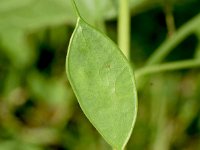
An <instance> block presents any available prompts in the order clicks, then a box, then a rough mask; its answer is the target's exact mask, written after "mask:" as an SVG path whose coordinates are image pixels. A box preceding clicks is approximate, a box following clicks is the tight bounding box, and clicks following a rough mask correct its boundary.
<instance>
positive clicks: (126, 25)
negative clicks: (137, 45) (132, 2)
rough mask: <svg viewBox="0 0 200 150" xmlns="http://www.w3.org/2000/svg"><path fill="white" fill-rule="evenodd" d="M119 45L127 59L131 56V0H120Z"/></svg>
mask: <svg viewBox="0 0 200 150" xmlns="http://www.w3.org/2000/svg"><path fill="white" fill-rule="evenodd" d="M118 45H119V48H120V49H121V50H122V52H123V53H124V55H125V56H126V58H127V59H129V58H130V9H129V0H119V17H118Z"/></svg>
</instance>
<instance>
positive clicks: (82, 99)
mask: <svg viewBox="0 0 200 150" xmlns="http://www.w3.org/2000/svg"><path fill="white" fill-rule="evenodd" d="M66 69H67V75H68V79H69V81H70V83H71V86H72V88H73V90H74V92H75V95H76V97H77V99H78V101H79V104H80V106H81V108H82V110H83V112H84V113H85V115H86V116H87V117H88V119H89V120H90V122H91V123H92V124H93V125H94V127H95V128H96V129H97V130H98V131H99V132H100V134H101V135H102V136H103V137H104V139H105V140H106V141H107V142H108V143H109V144H110V145H111V146H112V147H113V148H115V149H117V150H119V149H123V148H124V146H125V145H126V143H127V141H128V139H129V137H130V135H131V132H132V129H133V126H134V123H135V119H136V113H137V93H136V87H135V81H134V76H133V72H132V69H131V67H130V66H129V63H128V62H127V60H126V58H125V57H124V55H123V54H122V53H121V51H120V50H119V49H118V47H117V46H116V45H115V44H114V43H113V42H112V41H111V40H110V39H108V38H107V37H106V36H104V35H103V34H102V33H100V32H98V31H97V30H95V29H94V28H92V27H91V26H89V25H88V24H87V23H85V22H84V21H83V20H81V19H78V22H77V25H76V29H75V31H74V33H73V35H72V38H71V41H70V45H69V48H68V54H67V60H66Z"/></svg>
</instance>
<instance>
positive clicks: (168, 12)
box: [164, 0, 176, 37]
mask: <svg viewBox="0 0 200 150" xmlns="http://www.w3.org/2000/svg"><path fill="white" fill-rule="evenodd" d="M164 12H165V20H166V25H167V30H168V36H169V37H172V36H173V34H174V33H175V31H176V27H175V22H174V16H173V12H172V5H171V3H170V2H169V1H168V0H165V2H164Z"/></svg>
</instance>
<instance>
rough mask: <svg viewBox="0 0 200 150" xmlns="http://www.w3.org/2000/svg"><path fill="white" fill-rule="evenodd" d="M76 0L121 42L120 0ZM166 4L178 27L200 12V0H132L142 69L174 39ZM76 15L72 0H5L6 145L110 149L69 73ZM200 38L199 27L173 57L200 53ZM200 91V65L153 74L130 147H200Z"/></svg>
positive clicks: (1, 120)
mask: <svg viewBox="0 0 200 150" xmlns="http://www.w3.org/2000/svg"><path fill="white" fill-rule="evenodd" d="M76 1H77V5H78V8H79V10H80V12H81V14H82V16H83V18H85V20H86V21H88V22H89V23H90V24H92V25H93V26H95V27H96V28H98V29H99V30H101V31H103V32H105V33H106V34H107V35H108V36H109V37H110V38H111V39H112V40H114V41H115V42H116V40H117V38H116V37H117V32H116V31H117V14H118V7H119V6H118V0H76ZM166 4H167V5H169V6H170V8H171V11H172V14H173V17H174V22H175V27H176V28H175V29H179V28H180V27H181V26H182V25H184V24H185V23H186V22H187V21H189V20H190V19H192V18H193V17H194V16H196V15H198V14H199V13H200V11H199V10H200V1H199V0H130V9H131V23H132V25H131V29H132V30H131V61H134V64H136V65H135V67H136V68H140V67H142V66H143V65H144V64H145V62H146V60H147V59H148V58H149V56H150V55H151V54H152V53H153V52H154V51H155V49H157V48H158V47H159V46H160V45H161V43H162V42H163V41H164V40H165V39H166V38H168V28H167V25H166ZM75 22H76V14H75V12H74V9H73V5H72V3H71V0H9V1H8V0H0V150H17V149H18V150H23V149H25V150H29V149H30V150H82V149H88V150H94V149H95V150H106V149H108V150H109V149H110V147H109V146H108V144H107V143H105V141H104V140H103V139H102V138H101V136H100V135H99V134H98V133H97V132H96V130H95V129H94V128H93V127H92V126H91V124H90V123H89V122H88V120H87V119H86V118H85V116H84V115H83V113H82V112H81V110H80V108H79V106H78V104H77V102H76V100H75V96H74V94H73V91H72V90H71V87H70V85H69V83H68V80H67V77H66V74H65V57H66V50H67V46H68V43H69V39H70V36H71V34H72V32H73V29H74V26H75ZM199 40H200V31H199V30H198V29H197V30H196V31H195V33H194V34H192V35H190V36H188V37H187V38H185V39H184V40H183V41H182V42H181V43H180V44H179V45H178V46H177V47H176V48H175V49H173V51H172V52H171V53H170V54H169V56H168V57H167V58H166V60H165V61H174V60H179V59H180V60H181V59H190V58H193V57H194V56H195V57H196V58H197V59H199V56H200V48H199V47H200V46H199V45H200V42H199ZM80 65H81V64H80ZM141 80H143V79H142V78H141ZM137 83H138V84H139V83H140V81H137ZM94 84H95V83H94ZM199 93H200V76H199V69H196V70H194V69H185V70H183V71H174V72H171V73H170V72H169V73H162V74H161V73H160V74H156V75H151V76H148V79H147V80H146V82H145V83H144V86H142V88H141V89H140V90H139V112H138V118H137V122H136V127H135V129H134V131H133V135H132V137H131V140H130V141H129V143H128V146H127V150H128V149H130V150H131V149H135V150H143V149H149V150H157V149H163V150H165V149H166V150H170V149H171V150H175V149H176V150H179V149H180V150H182V149H185V150H198V149H200V144H199V143H200V117H199V116H200V107H199V106H200V105H199V99H200V94H199Z"/></svg>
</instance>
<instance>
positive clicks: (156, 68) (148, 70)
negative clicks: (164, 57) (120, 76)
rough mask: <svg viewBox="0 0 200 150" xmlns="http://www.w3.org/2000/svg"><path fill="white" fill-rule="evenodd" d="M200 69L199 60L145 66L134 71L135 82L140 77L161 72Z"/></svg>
mask: <svg viewBox="0 0 200 150" xmlns="http://www.w3.org/2000/svg"><path fill="white" fill-rule="evenodd" d="M195 67H200V60H197V59H192V60H183V61H177V62H170V63H164V64H159V65H153V66H147V67H144V68H141V69H139V70H136V71H135V76H136V80H137V79H138V78H140V77H141V76H144V75H148V74H152V73H157V72H163V71H172V70H179V69H187V68H195Z"/></svg>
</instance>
